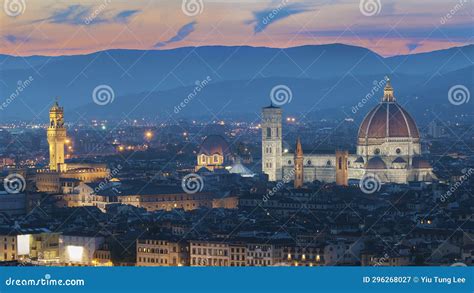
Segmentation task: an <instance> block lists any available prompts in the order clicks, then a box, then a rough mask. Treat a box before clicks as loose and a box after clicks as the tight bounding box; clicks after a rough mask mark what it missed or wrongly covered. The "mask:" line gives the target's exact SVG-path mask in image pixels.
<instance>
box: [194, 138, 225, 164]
mask: <svg viewBox="0 0 474 293" xmlns="http://www.w3.org/2000/svg"><path fill="white" fill-rule="evenodd" d="M231 160H232V153H231V151H230V146H229V144H228V143H227V141H226V140H225V139H224V138H223V137H222V136H220V135H209V136H207V137H206V138H205V139H204V141H203V142H202V144H201V147H200V149H199V152H198V154H197V165H196V167H195V170H196V171H198V170H199V169H201V168H205V169H207V170H209V171H214V170H215V169H220V168H224V167H225V166H226V165H229V163H230V161H231Z"/></svg>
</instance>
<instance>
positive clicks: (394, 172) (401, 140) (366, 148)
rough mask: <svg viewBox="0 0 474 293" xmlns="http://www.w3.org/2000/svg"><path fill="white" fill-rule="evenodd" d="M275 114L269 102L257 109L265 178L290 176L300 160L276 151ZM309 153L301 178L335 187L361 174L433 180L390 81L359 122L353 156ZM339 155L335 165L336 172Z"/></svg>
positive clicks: (279, 112)
mask: <svg viewBox="0 0 474 293" xmlns="http://www.w3.org/2000/svg"><path fill="white" fill-rule="evenodd" d="M281 116H282V109H281V108H279V107H275V106H273V105H272V106H269V107H265V108H263V110H262V117H263V121H262V170H263V172H264V173H266V174H267V175H268V178H269V180H270V181H279V180H281V179H282V178H289V179H290V180H291V179H294V178H295V173H296V172H295V168H296V167H297V164H298V163H299V160H301V158H300V157H298V156H297V154H293V153H291V152H282V143H283V138H282V130H281V129H282V119H281ZM313 152H314V150H313V151H311V150H310V151H305V153H304V156H303V170H302V173H303V174H304V176H303V179H304V182H313V181H315V180H319V181H322V182H336V181H337V182H338V183H340V185H346V181H348V180H350V179H356V180H360V179H361V178H363V177H364V175H365V174H374V175H376V176H377V177H378V178H379V180H380V181H381V182H393V183H402V184H406V183H408V182H412V181H422V182H431V181H433V180H434V179H435V178H436V177H435V176H434V174H433V172H432V167H431V165H430V163H429V162H428V161H426V160H424V159H423V158H422V157H421V146H420V135H419V132H418V128H417V126H416V123H415V121H414V120H413V118H412V117H411V116H410V115H409V114H408V112H407V111H406V110H405V109H404V108H403V107H402V106H401V105H399V104H398V103H397V101H396V99H395V96H394V94H393V88H392V86H391V83H390V80H388V81H387V84H386V86H385V89H384V95H383V98H382V101H381V102H380V103H379V104H378V105H377V106H375V107H374V108H373V109H372V110H371V111H370V112H369V113H368V114H367V115H366V117H365V118H364V120H363V122H362V123H361V125H360V128H359V133H358V141H357V151H356V153H355V154H348V155H347V157H346V156H343V155H342V153H340V152H338V153H337V154H336V153H332V154H316V153H313ZM339 158H340V159H341V166H340V167H341V168H339V172H338V173H336V170H337V169H338V168H337V166H338V165H339V164H338V163H339ZM346 160H347V171H346V170H345V169H346V166H342V164H343V162H342V161H346ZM344 163H345V162H344ZM337 174H339V177H338V178H339V180H337V179H338V178H336V175H337ZM346 176H347V180H346Z"/></svg>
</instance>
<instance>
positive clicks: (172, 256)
mask: <svg viewBox="0 0 474 293" xmlns="http://www.w3.org/2000/svg"><path fill="white" fill-rule="evenodd" d="M187 265H189V247H188V243H187V242H186V241H184V240H182V241H179V240H169V239H163V238H156V237H143V238H140V239H138V240H137V266H187Z"/></svg>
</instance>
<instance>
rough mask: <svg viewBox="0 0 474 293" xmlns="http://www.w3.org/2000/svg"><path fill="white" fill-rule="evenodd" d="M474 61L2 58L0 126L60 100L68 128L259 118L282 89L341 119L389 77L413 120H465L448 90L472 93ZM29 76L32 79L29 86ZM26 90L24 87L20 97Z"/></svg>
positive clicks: (128, 55)
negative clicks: (106, 91)
mask: <svg viewBox="0 0 474 293" xmlns="http://www.w3.org/2000/svg"><path fill="white" fill-rule="evenodd" d="M473 60H474V45H468V46H464V47H455V48H450V49H446V50H439V51H434V52H429V53H422V54H412V55H404V56H394V57H382V56H380V55H378V54H376V53H375V52H373V51H370V50H368V49H366V48H362V47H356V46H349V45H343V44H330V45H308V46H301V47H293V48H286V49H279V48H266V47H247V46H243V47H225V46H206V47H185V48H177V49H171V50H150V51H141V50H122V49H121V50H107V51H100V52H96V53H92V54H86V55H71V56H57V57H51V56H30V57H18V56H9V55H0V94H1V95H0V103H2V102H3V104H2V105H3V107H2V108H1V110H0V120H2V121H7V120H12V119H22V120H37V121H46V119H47V114H46V113H47V110H48V107H49V106H50V105H51V104H52V103H53V102H54V100H55V98H56V97H60V103H61V104H62V105H63V106H64V107H65V112H66V113H65V114H66V116H67V117H68V118H67V119H68V120H70V121H71V120H75V119H79V118H103V119H125V118H141V117H151V118H157V119H163V120H168V119H170V118H172V119H180V118H183V117H211V118H214V119H223V118H225V117H226V116H227V115H236V116H244V115H245V116H247V117H249V119H254V118H255V119H258V115H259V112H260V108H261V107H262V106H265V105H268V104H269V103H270V92H271V90H272V88H274V87H275V86H278V85H285V86H287V87H288V88H290V90H291V93H292V99H291V102H289V103H287V104H285V105H284V106H283V107H284V109H285V112H287V113H292V114H296V115H298V114H304V115H320V116H325V115H326V116H327V115H328V113H333V114H335V113H337V115H343V116H349V117H354V118H356V119H360V118H361V117H363V116H364V115H365V114H366V113H367V111H368V110H369V109H370V108H371V107H372V106H373V105H375V103H377V102H378V101H379V100H380V98H381V96H382V93H381V90H380V91H378V92H377V93H376V95H375V96H374V97H373V98H371V99H370V100H368V101H365V102H364V107H363V108H360V109H358V110H357V111H354V110H353V106H355V105H357V104H359V102H361V101H362V100H363V99H364V97H366V96H367V94H368V93H370V92H371V90H372V88H373V86H374V81H381V80H383V78H384V77H385V76H387V75H388V76H390V78H391V80H392V85H393V87H394V89H395V96H396V97H397V99H398V101H399V102H400V103H401V104H402V105H405V107H406V108H407V109H408V110H409V111H410V112H412V114H413V115H414V116H415V118H416V119H418V117H423V116H424V115H426V111H436V113H439V115H452V114H453V113H454V114H455V113H464V112H467V113H469V112H472V109H473V108H474V106H473V105H474V101H471V102H470V103H469V102H467V103H465V104H464V105H463V106H455V105H452V104H450V102H449V100H448V92H449V89H450V88H451V87H453V86H455V85H463V86H465V87H466V88H468V90H469V91H470V92H474V64H473ZM28 79H30V80H31V82H29V83H28V84H27V85H26V86H24V85H25V84H24V81H25V80H28ZM205 80H206V81H207V82H206V83H203V81H205ZM21 84H23V87H24V88H23V89H22V91H20V92H17V88H18V87H19V85H21ZM197 84H199V86H198V87H199V88H200V89H199V91H196V87H197ZM100 85H107V86H109V87H110V88H111V89H112V90H113V95H114V98H113V101H112V102H110V103H108V104H106V105H98V104H97V103H94V100H93V91H94V89H95V88H96V87H97V86H100ZM193 93H196V94H195V95H193ZM12 94H13V95H14V98H13V99H12ZM190 94H191V98H189V97H190ZM5 103H6V104H5ZM183 104H184V105H185V106H184V107H180V105H183ZM5 106H6V107H5ZM327 110H331V111H327Z"/></svg>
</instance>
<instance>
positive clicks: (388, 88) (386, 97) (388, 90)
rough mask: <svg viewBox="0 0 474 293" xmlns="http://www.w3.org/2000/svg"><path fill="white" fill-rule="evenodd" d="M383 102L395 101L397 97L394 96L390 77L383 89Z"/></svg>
mask: <svg viewBox="0 0 474 293" xmlns="http://www.w3.org/2000/svg"><path fill="white" fill-rule="evenodd" d="M383 102H395V97H394V96H393V87H392V84H391V82H390V78H388V77H387V84H386V85H385V88H384V90H383Z"/></svg>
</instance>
